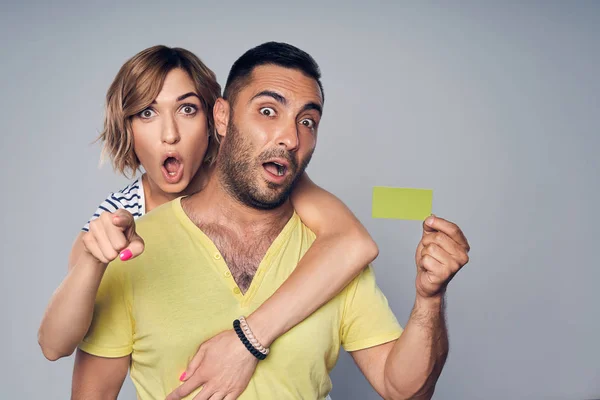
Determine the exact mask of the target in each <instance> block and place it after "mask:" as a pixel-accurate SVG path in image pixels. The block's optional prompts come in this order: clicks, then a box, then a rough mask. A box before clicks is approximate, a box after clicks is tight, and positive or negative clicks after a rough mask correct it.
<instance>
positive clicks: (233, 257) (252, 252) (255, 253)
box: [200, 224, 277, 292]
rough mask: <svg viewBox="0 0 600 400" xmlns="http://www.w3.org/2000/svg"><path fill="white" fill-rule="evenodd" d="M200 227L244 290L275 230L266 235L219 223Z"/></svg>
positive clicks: (250, 280) (275, 235) (246, 288)
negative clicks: (235, 228)
mask: <svg viewBox="0 0 600 400" xmlns="http://www.w3.org/2000/svg"><path fill="white" fill-rule="evenodd" d="M200 228H201V229H202V231H203V232H204V233H205V234H206V235H207V236H208V237H209V238H210V239H211V240H212V241H213V243H214V244H215V246H216V247H217V249H218V250H219V252H220V253H221V255H222V256H223V259H224V260H225V263H226V264H227V266H228V267H229V271H231V275H232V276H233V279H235V281H236V283H237V284H238V286H239V288H240V289H241V290H242V291H243V292H246V290H248V287H249V286H250V284H251V283H252V279H253V278H254V274H255V273H256V270H257V269H258V266H259V265H260V262H261V261H262V259H263V258H264V256H265V254H266V253H267V250H268V249H269V247H270V246H271V244H272V243H273V241H274V240H275V238H276V237H277V232H273V233H271V234H266V235H265V234H264V233H262V234H256V233H254V232H240V231H238V230H234V229H230V228H228V227H225V226H223V225H219V224H206V225H202V226H200Z"/></svg>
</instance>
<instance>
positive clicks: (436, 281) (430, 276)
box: [421, 254, 450, 285]
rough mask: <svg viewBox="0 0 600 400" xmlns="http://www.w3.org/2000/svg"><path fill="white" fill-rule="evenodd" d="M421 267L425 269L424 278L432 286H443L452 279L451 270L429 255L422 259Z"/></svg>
mask: <svg viewBox="0 0 600 400" xmlns="http://www.w3.org/2000/svg"><path fill="white" fill-rule="evenodd" d="M421 267H422V268H423V269H424V271H423V276H425V277H426V278H427V281H428V283H430V284H433V285H441V284H443V283H444V282H446V281H447V280H448V279H449V278H450V272H449V270H448V269H447V268H445V267H444V265H443V264H442V263H440V262H439V261H438V260H436V259H435V258H433V257H432V256H430V255H428V254H426V255H424V256H423V258H422V259H421Z"/></svg>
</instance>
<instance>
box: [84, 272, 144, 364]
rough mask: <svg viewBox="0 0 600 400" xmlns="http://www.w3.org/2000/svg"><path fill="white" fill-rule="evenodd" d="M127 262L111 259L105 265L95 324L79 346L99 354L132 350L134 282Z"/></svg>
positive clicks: (125, 352)
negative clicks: (132, 293) (129, 279)
mask: <svg viewBox="0 0 600 400" xmlns="http://www.w3.org/2000/svg"><path fill="white" fill-rule="evenodd" d="M124 270H125V268H124V265H123V264H122V263H121V262H120V261H116V262H112V263H110V264H109V265H108V267H107V268H106V272H105V273H104V276H103V277H102V282H101V283H100V287H99V289H98V293H97V295H96V302H95V304H94V316H93V318H92V324H91V326H90V329H89V331H88V333H87V334H86V336H85V338H84V339H83V341H82V342H81V343H80V345H79V348H80V349H81V350H83V351H85V352H86V353H89V354H92V355H95V356H100V357H111V358H113V357H123V356H126V355H129V354H131V352H132V350H133V318H132V316H131V302H130V299H131V292H130V291H129V289H130V288H131V286H130V285H129V283H128V281H126V278H127V275H126V274H125V272H124Z"/></svg>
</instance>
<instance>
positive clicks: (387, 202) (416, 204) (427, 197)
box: [373, 186, 433, 221]
mask: <svg viewBox="0 0 600 400" xmlns="http://www.w3.org/2000/svg"><path fill="white" fill-rule="evenodd" d="M432 201H433V190H429V189H408V188H393V187H385V186H375V187H374V188H373V218H388V219H408V220H418V221H423V220H424V219H425V218H427V217H428V216H430V215H431V204H432Z"/></svg>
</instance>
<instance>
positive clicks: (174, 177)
mask: <svg viewBox="0 0 600 400" xmlns="http://www.w3.org/2000/svg"><path fill="white" fill-rule="evenodd" d="M160 170H161V171H162V173H163V178H165V181H167V183H171V184H175V183H179V181H181V178H183V163H182V162H181V161H179V167H178V168H177V171H175V174H174V175H171V174H169V171H167V169H166V168H165V166H164V165H162V166H161V167H160Z"/></svg>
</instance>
